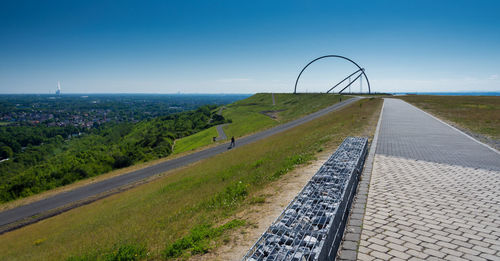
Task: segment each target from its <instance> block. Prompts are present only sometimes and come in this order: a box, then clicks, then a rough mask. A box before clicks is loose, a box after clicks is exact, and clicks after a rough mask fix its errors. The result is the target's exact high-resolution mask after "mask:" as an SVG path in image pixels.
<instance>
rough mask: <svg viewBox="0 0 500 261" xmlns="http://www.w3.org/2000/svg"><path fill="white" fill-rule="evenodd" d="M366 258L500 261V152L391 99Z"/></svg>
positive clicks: (368, 217)
mask: <svg viewBox="0 0 500 261" xmlns="http://www.w3.org/2000/svg"><path fill="white" fill-rule="evenodd" d="M362 227H363V228H362V231H361V240H360V241H359V247H358V253H357V259H358V260H419V259H420V260H500V154H498V152H495V151H493V150H491V149H489V148H487V147H486V146H484V145H482V144H479V143H477V142H476V141H474V140H472V139H471V138H469V137H467V136H465V135H463V134H462V133H461V132H459V131H457V130H455V129H454V128H451V127H450V126H448V125H446V124H444V123H443V122H441V121H439V120H437V119H435V118H433V117H432V116H430V115H428V114H426V113H424V112H423V111H421V110H419V109H417V108H415V107H413V106H412V105H409V104H408V103H406V102H404V101H402V100H398V99H385V102H384V110H383V114H382V119H381V124H380V129H379V136H378V142H377V149H376V154H375V159H374V164H373V171H372V173H371V180H370V187H369V190H368V201H367V205H366V212H365V216H364V219H363V223H362Z"/></svg>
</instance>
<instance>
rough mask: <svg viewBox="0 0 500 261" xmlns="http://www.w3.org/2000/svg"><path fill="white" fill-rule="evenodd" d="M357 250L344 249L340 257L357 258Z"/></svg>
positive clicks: (346, 258)
mask: <svg viewBox="0 0 500 261" xmlns="http://www.w3.org/2000/svg"><path fill="white" fill-rule="evenodd" d="M356 256H357V252H356V251H353V250H342V251H341V252H340V259H345V260H356Z"/></svg>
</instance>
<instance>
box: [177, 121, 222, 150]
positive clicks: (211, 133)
mask: <svg viewBox="0 0 500 261" xmlns="http://www.w3.org/2000/svg"><path fill="white" fill-rule="evenodd" d="M217 136H218V134H217V129H216V127H215V126H213V127H210V128H208V129H206V130H202V131H200V132H198V133H195V134H193V135H191V136H187V137H184V138H181V139H178V140H176V141H175V146H174V153H173V154H179V153H182V152H185V151H190V150H194V149H197V148H200V147H203V146H206V145H208V144H211V143H213V140H212V138H213V137H217Z"/></svg>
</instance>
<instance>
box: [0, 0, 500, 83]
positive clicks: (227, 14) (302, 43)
mask: <svg viewBox="0 0 500 261" xmlns="http://www.w3.org/2000/svg"><path fill="white" fill-rule="evenodd" d="M499 13H500V1H404V0H402V1H269V0H266V1H22V0H20V1H2V2H1V3H0V37H1V38H0V93H49V92H52V93H53V92H54V91H55V88H56V85H57V81H60V82H61V85H62V90H63V93H123V92H126V93H177V92H182V93H254V92H291V91H293V87H294V83H295V78H296V77H297V74H298V73H299V71H300V70H301V69H302V67H303V66H304V65H305V64H307V63H308V62H309V61H310V60H312V59H314V58H315V57H318V56H322V55H325V54H339V55H345V56H347V57H350V58H352V59H353V60H355V61H356V62H358V63H359V64H360V65H361V66H362V67H364V68H366V73H367V75H368V77H369V79H370V82H371V85H372V91H379V92H382V91H391V92H398V91H402V92H404V91H474V90H475V91H500V79H499V75H500V15H498V14H499ZM354 70H355V68H354V66H353V65H351V64H349V63H347V62H345V61H341V60H336V59H325V60H321V61H318V62H317V63H315V64H313V65H311V66H310V67H309V68H308V69H307V70H306V71H305V72H304V74H303V76H302V77H303V78H301V80H300V83H299V87H298V89H299V91H303V92H305V91H308V92H314V91H321V92H323V91H325V90H327V89H328V88H329V87H330V86H331V85H333V84H334V83H335V82H336V81H338V80H340V79H342V78H343V77H344V76H346V75H348V74H349V73H350V72H353V71H354ZM359 88H360V86H359V84H354V85H353V91H354V90H359ZM363 88H364V89H366V84H364V85H363Z"/></svg>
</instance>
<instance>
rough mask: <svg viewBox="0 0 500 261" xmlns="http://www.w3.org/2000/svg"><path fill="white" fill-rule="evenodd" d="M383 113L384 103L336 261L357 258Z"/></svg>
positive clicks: (349, 260)
mask: <svg viewBox="0 0 500 261" xmlns="http://www.w3.org/2000/svg"><path fill="white" fill-rule="evenodd" d="M383 112H384V103H382V108H381V109H380V115H379V118H378V122H377V128H376V129H375V134H374V135H373V140H372V142H371V144H370V150H369V152H368V156H367V158H366V161H365V165H364V167H363V172H362V173H361V176H360V181H359V184H358V191H357V193H356V196H355V198H354V201H353V203H352V206H351V210H350V212H349V213H350V215H349V219H348V221H347V226H346V228H345V230H344V238H343V239H342V243H341V245H340V247H339V251H338V253H337V260H342V261H353V260H357V258H358V247H359V242H360V240H361V230H362V228H363V220H364V217H365V209H366V203H367V199H368V190H369V188H370V180H371V175H372V169H373V160H374V158H375V151H376V150H377V141H378V134H379V131H380V123H381V122H382V115H383Z"/></svg>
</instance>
